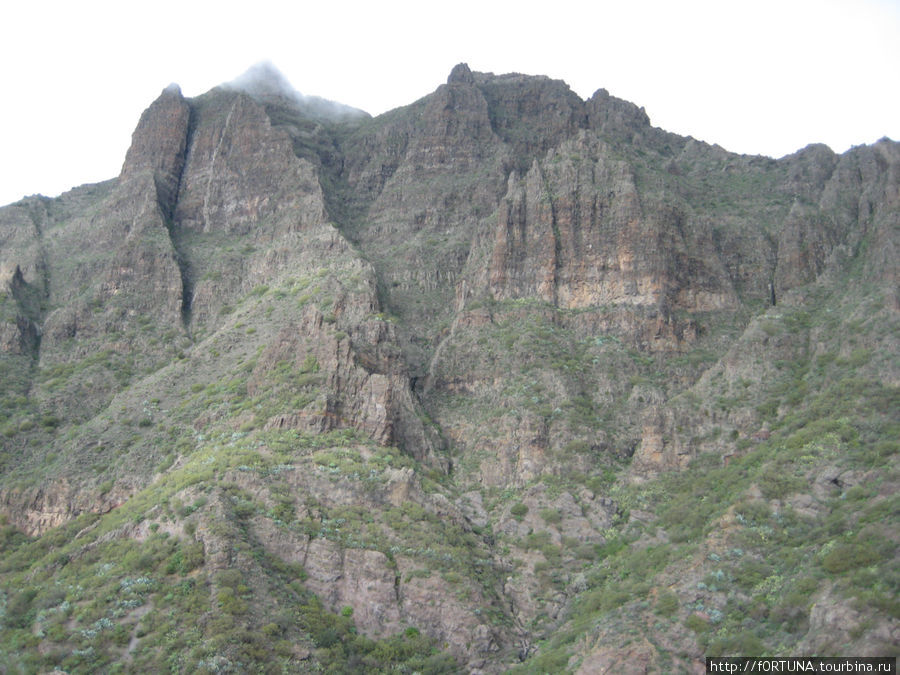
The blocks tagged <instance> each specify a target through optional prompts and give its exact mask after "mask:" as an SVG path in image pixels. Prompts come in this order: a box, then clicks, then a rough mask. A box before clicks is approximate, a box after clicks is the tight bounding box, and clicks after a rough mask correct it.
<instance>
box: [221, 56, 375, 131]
mask: <svg viewBox="0 0 900 675" xmlns="http://www.w3.org/2000/svg"><path fill="white" fill-rule="evenodd" d="M222 87H223V88H225V89H231V90H233V91H240V92H243V93H245V94H247V95H249V96H251V97H252V98H255V99H256V100H258V101H260V102H262V103H276V102H278V101H284V100H288V101H291V102H293V103H295V104H298V105H299V107H300V108H301V110H302V111H303V112H304V114H306V115H309V116H310V117H314V118H318V119H321V120H339V119H350V118H354V117H367V116H368V113H366V112H365V111H363V110H360V109H359V108H354V107H352V106H348V105H344V104H343V103H338V102H336V101H331V100H328V99H325V98H321V97H319V96H308V95H306V94H302V93H300V92H299V91H297V90H296V89H295V88H294V86H293V85H292V84H291V83H290V81H289V80H288V79H287V77H285V76H284V75H283V74H282V72H281V71H280V70H278V68H276V67H275V65H274V64H273V63H272V62H271V61H261V62H260V63H257V64H254V65H252V66H250V68H248V69H247V70H246V72H244V73H243V74H242V75H239V76H238V77H236V78H235V79H233V80H231V82H226V83H225V84H223V85H222Z"/></svg>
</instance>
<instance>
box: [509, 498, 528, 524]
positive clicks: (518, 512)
mask: <svg viewBox="0 0 900 675" xmlns="http://www.w3.org/2000/svg"><path fill="white" fill-rule="evenodd" d="M509 513H510V514H511V515H512V517H513V518H515V519H516V520H522V518H524V517H525V514H526V513H528V507H527V506H526V505H525V504H523V503H522V502H517V503H516V504H513V506H512V508H511V509H510V510H509Z"/></svg>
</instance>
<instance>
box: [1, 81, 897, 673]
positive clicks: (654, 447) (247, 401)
mask: <svg viewBox="0 0 900 675" xmlns="http://www.w3.org/2000/svg"><path fill="white" fill-rule="evenodd" d="M898 242H900V145H898V144H897V143H895V142H893V141H891V140H888V139H883V140H881V141H879V142H878V143H876V144H874V145H872V146H867V147H857V148H853V149H852V150H850V151H848V152H846V153H844V154H843V155H836V154H835V153H833V152H832V151H831V150H829V149H828V148H827V147H824V146H810V147H807V148H805V149H803V150H801V151H799V152H797V153H795V154H793V155H790V156H788V157H785V158H782V159H780V160H774V159H770V158H766V157H750V156H740V155H735V154H732V153H729V152H727V151H725V150H723V149H722V148H720V147H718V146H710V145H707V144H704V143H701V142H698V141H696V140H694V139H691V138H684V137H680V136H677V135H674V134H671V133H667V132H665V131H663V130H661V129H658V128H655V127H653V126H652V125H651V124H650V121H649V119H648V117H647V115H646V114H645V112H644V111H643V109H641V108H638V107H637V106H635V105H633V104H631V103H628V102H626V101H623V100H620V99H617V98H615V97H613V96H611V95H610V94H609V93H608V92H606V91H605V90H602V89H601V90H599V91H597V93H595V94H594V95H593V96H592V97H591V98H590V99H588V100H587V101H584V100H582V99H581V98H579V97H578V96H577V95H575V94H574V93H573V92H572V91H571V90H570V89H569V88H568V87H567V86H566V85H565V83H563V82H561V81H557V80H552V79H549V78H546V77H534V76H527V75H520V74H509V75H499V76H497V75H493V74H487V73H478V72H472V71H471V70H470V69H469V68H468V67H467V66H466V65H465V64H460V65H458V66H456V67H455V68H454V69H453V71H452V72H451V74H450V76H449V78H448V80H447V83H446V84H444V85H442V86H440V87H439V88H438V89H437V90H436V91H434V92H433V93H431V94H429V95H427V96H425V97H424V98H422V99H420V100H418V101H416V102H414V103H412V104H410V105H408V106H406V107H403V108H398V109H396V110H393V111H390V112H388V113H385V114H383V115H380V116H378V117H375V118H372V117H369V116H368V115H365V114H364V113H360V112H359V111H354V110H352V109H347V108H346V107H343V106H339V105H337V104H330V103H326V102H323V101H321V100H319V99H309V98H305V97H301V96H300V95H298V94H296V92H295V91H294V90H293V88H292V87H290V85H289V84H287V83H286V81H284V79H283V78H282V77H281V76H280V75H279V74H278V73H277V71H274V70H273V69H272V68H271V66H263V67H259V68H256V69H251V71H250V72H249V73H248V75H245V76H243V77H242V78H239V80H237V81H236V82H235V83H231V84H229V85H223V86H221V87H217V88H215V89H213V90H212V91H210V92H208V93H206V94H204V95H202V96H199V97H196V98H185V97H184V96H183V95H182V93H181V91H180V90H179V89H178V87H176V86H170V87H168V88H167V89H165V90H164V91H163V92H162V93H161V94H160V96H159V98H158V99H157V100H156V101H154V102H153V103H152V104H151V105H150V107H149V108H147V110H146V111H145V112H144V114H143V115H142V116H141V119H140V120H139V122H138V124H137V127H136V129H135V131H134V135H133V138H132V144H131V147H130V149H129V151H128V153H127V155H126V157H125V161H124V164H123V166H122V171H121V173H120V175H119V176H118V177H117V178H114V179H111V180H109V181H106V182H104V183H99V184H96V185H85V186H82V187H79V188H75V189H73V190H72V191H70V192H68V193H65V194H63V195H61V196H60V197H58V198H55V199H47V198H44V197H31V198H27V199H24V200H22V201H20V202H17V203H15V204H11V205H9V206H6V207H3V208H2V209H0V288H2V290H0V382H2V386H0V396H2V400H0V432H2V433H0V513H2V521H0V522H2V528H0V542H2V548H0V551H2V553H0V622H2V626H3V629H2V632H0V663H2V664H3V667H4V668H5V669H6V670H7V671H9V672H50V671H52V670H53V669H54V668H55V669H58V670H62V671H65V672H69V673H76V672H83V673H95V672H136V671H144V672H159V671H162V670H172V671H176V672H313V671H324V672H366V673H370V672H409V673H412V672H428V673H437V672H472V673H478V672H481V673H494V672H505V671H512V672H526V673H527V672H535V673H544V672H562V671H567V670H568V671H573V672H578V673H583V674H588V673H600V672H682V671H684V672H705V669H704V660H703V659H704V657H705V656H707V655H748V654H752V655H759V654H771V655H798V654H817V655H873V656H874V655H896V654H897V652H898V645H900V623H898V619H900V604H898V600H897V591H898V583H900V569H898V555H897V553H898V551H897V545H898V537H900V528H898V506H900V504H898V496H897V495H898V486H900V482H898V465H897V464H898V462H897V460H898V439H900V418H898V410H900V397H898V385H900V358H898V336H900V321H898V318H900V292H898V289H900V264H898V261H900V252H898Z"/></svg>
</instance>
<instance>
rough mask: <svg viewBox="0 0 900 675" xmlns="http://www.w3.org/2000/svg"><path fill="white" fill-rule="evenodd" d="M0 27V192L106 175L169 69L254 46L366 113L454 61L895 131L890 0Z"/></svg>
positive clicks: (182, 77)
mask: <svg viewBox="0 0 900 675" xmlns="http://www.w3.org/2000/svg"><path fill="white" fill-rule="evenodd" d="M0 25H2V26H3V30H2V37H0V64H2V65H0V73H2V79H3V85H4V94H3V103H2V105H0V151H2V154H0V158H2V159H0V204H7V203H9V202H12V201H16V200H18V199H19V198H21V197H22V196H24V195H29V194H34V193H42V194H45V195H48V196H54V195H57V194H59V193H60V192H63V191H65V190H67V189H69V188H71V187H74V186H76V185H80V184H82V183H88V182H96V181H100V180H105V179H107V178H112V177H114V176H115V175H117V174H118V172H119V169H120V168H121V164H122V161H123V160H124V158H125V151H126V150H127V148H128V145H129V143H130V140H131V132H132V131H133V129H134V126H135V124H136V123H137V121H138V118H139V117H140V114H141V112H142V111H143V110H144V109H145V108H146V107H147V106H148V105H149V104H150V103H151V102H152V101H153V100H154V99H155V98H156V97H157V96H158V95H159V93H160V91H161V90H162V89H163V88H164V87H166V86H167V85H168V84H169V83H170V82H176V83H178V84H180V85H181V87H182V90H183V92H184V93H185V95H187V96H196V95H199V94H201V93H203V92H205V91H207V90H209V89H210V88H212V87H214V86H215V85H217V84H219V83H221V82H224V81H228V80H231V79H233V78H235V77H236V76H238V75H240V74H241V73H242V72H244V71H245V70H246V69H247V68H249V67H250V66H251V65H253V64H254V63H258V62H260V61H264V60H269V61H271V62H272V63H273V64H275V66H276V67H277V68H279V69H280V70H281V71H282V73H284V75H285V76H286V77H287V79H288V80H290V82H291V83H292V84H293V85H294V87H295V88H296V89H298V90H299V91H301V92H302V93H304V94H312V95H317V96H322V97H325V98H330V99H333V100H337V101H340V102H342V103H346V104H348V105H352V106H355V107H358V108H362V109H363V110H366V111H367V112H369V113H371V114H373V115H377V114H379V113H382V112H385V111H386V110H389V109H392V108H395V107H398V106H401V105H406V104H408V103H411V102H413V101H414V100H416V99H418V98H420V97H422V96H424V95H426V94H428V93H430V92H431V91H433V90H434V89H436V88H437V87H438V86H439V85H440V84H442V83H443V82H445V81H446V78H447V75H448V74H449V73H450V70H451V68H452V67H453V66H454V65H455V64H456V63H459V62H462V61H465V62H467V63H468V64H469V66H470V67H471V68H472V70H477V71H484V72H494V73H497V74H500V73H506V72H522V73H528V74H532V75H539V74H541V75H549V76H551V77H554V78H558V79H562V80H565V81H566V82H567V83H568V84H569V86H570V87H571V88H572V89H573V90H574V91H575V92H576V93H578V94H579V95H580V96H581V97H582V98H587V97H589V96H590V95H591V94H592V93H593V92H594V91H595V90H597V89H599V88H601V87H603V88H605V89H607V90H608V91H609V92H610V93H611V94H612V95H614V96H618V97H620V98H624V99H627V100H630V101H633V102H634V103H636V104H638V105H639V106H643V107H644V108H645V109H646V111H647V114H648V115H649V116H650V120H651V122H652V123H653V125H654V126H658V127H662V128H664V129H666V130H668V131H673V132H676V133H679V134H682V135H691V136H694V137H695V138H698V139H701V140H704V141H707V142H710V143H718V144H719V145H721V146H723V147H724V148H726V149H727V150H731V151H734V152H740V153H749V154H765V155H769V156H773V157H781V156H783V155H785V154H789V153H791V152H794V151H796V150H798V149H800V148H802V147H804V146H806V145H807V144H809V143H814V142H822V143H827V144H828V145H829V146H831V148H832V149H834V150H835V151H837V152H843V151H845V150H847V149H848V148H849V147H850V146H852V145H860V144H863V143H873V142H875V141H876V140H878V139H879V138H881V137H883V136H888V137H891V138H893V139H895V140H900V87H898V80H900V78H898V69H900V0H753V1H752V2H747V1H744V0H741V1H737V0H710V1H705V0H617V1H616V2H606V1H604V0H594V1H593V2H591V1H590V0H587V1H586V0H574V1H572V0H553V1H551V2H540V3H532V2H527V0H526V1H525V2H523V1H522V0H518V1H516V2H492V1H491V0H478V1H470V0H455V1H454V2H452V3H428V2H423V1H422V0H418V1H417V2H392V1H390V0H380V1H376V0H368V1H366V2H355V1H351V0H344V1H342V2H331V1H330V0H329V1H328V2H320V3H316V4H311V3H307V2H303V1H302V0H294V1H293V2H272V1H270V0H253V1H252V2H246V1H245V2H240V3H234V2H228V1H227V0H220V1H218V2H207V1H202V2H191V0H154V2H142V3H131V2H123V1H122V0H115V1H114V2H101V1H96V0H94V1H92V0H86V1H81V2H73V1H71V0H67V1H65V2H42V1H41V0H31V1H30V2H24V1H16V2H8V3H5V4H4V8H3V9H2V10H0Z"/></svg>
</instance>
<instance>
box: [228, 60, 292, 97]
mask: <svg viewBox="0 0 900 675" xmlns="http://www.w3.org/2000/svg"><path fill="white" fill-rule="evenodd" d="M224 87H225V88H227V89H236V90H238V91H242V92H244V93H245V94H249V95H250V96H253V97H254V98H268V97H272V96H280V97H284V98H293V99H296V98H298V97H302V94H301V93H300V92H299V91H297V90H296V89H294V87H293V85H291V83H290V82H289V81H288V79H287V78H286V77H285V76H284V75H283V74H282V72H281V71H280V70H278V68H276V67H275V65H274V64H273V63H272V62H271V61H261V62H260V63H256V64H254V65H252V66H250V67H249V68H248V69H247V70H246V71H245V72H244V73H243V74H241V75H239V76H238V77H236V78H234V79H233V80H231V82H228V83H226V84H225V85H224Z"/></svg>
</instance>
